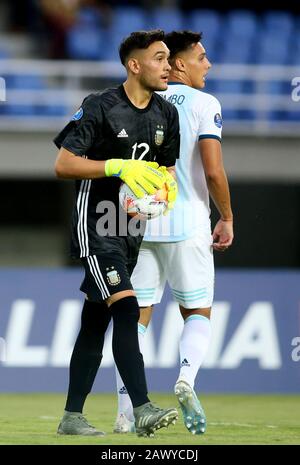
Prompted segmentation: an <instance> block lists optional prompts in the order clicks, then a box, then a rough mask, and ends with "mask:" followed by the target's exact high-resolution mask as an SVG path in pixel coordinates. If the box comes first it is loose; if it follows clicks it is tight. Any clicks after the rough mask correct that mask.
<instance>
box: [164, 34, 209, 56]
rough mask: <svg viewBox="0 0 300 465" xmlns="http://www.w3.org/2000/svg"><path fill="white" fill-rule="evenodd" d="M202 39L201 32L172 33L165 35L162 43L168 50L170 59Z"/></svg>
mask: <svg viewBox="0 0 300 465" xmlns="http://www.w3.org/2000/svg"><path fill="white" fill-rule="evenodd" d="M201 39H202V32H192V31H172V32H169V34H166V35H165V38H164V42H165V44H166V45H167V47H168V49H169V50H170V59H172V58H174V56H175V55H177V53H179V52H184V51H185V50H187V49H189V48H190V47H191V46H192V45H193V44H197V43H198V42H200V40H201Z"/></svg>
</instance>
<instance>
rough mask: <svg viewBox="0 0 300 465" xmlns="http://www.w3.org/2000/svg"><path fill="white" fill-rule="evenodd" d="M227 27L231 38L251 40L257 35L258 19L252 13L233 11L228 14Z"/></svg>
mask: <svg viewBox="0 0 300 465" xmlns="http://www.w3.org/2000/svg"><path fill="white" fill-rule="evenodd" d="M225 26H226V28H227V33H228V34H229V35H230V36H231V35H233V36H235V37H241V38H248V39H250V38H253V37H254V35H255V33H256V30H257V18H256V16H255V14H254V13H253V12H252V11H248V10H233V11H231V12H229V13H228V16H227V20H226V23H225ZM236 48H237V47H236Z"/></svg>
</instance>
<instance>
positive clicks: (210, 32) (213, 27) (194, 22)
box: [186, 10, 222, 40]
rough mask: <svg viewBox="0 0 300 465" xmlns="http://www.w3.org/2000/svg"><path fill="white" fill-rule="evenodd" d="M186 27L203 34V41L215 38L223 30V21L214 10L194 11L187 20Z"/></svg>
mask: <svg viewBox="0 0 300 465" xmlns="http://www.w3.org/2000/svg"><path fill="white" fill-rule="evenodd" d="M186 26H187V28H188V29H191V30H192V31H195V32H203V40H206V38H208V37H210V38H211V37H212V38H215V37H217V35H219V34H220V31H221V29H222V20H221V17H220V15H219V13H217V12H216V11H214V10H193V11H191V12H190V13H189V14H188V15H187V18H186Z"/></svg>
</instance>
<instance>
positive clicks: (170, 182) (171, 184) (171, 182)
mask: <svg viewBox="0 0 300 465" xmlns="http://www.w3.org/2000/svg"><path fill="white" fill-rule="evenodd" d="M158 170H159V171H161V172H162V173H163V174H164V176H165V183H166V186H167V190H168V207H167V209H166V213H168V211H169V210H172V208H174V204H175V200H176V198H177V194H178V186H177V181H176V179H174V178H173V176H172V175H171V173H169V171H168V170H167V168H166V167H165V166H160V167H159V168H158Z"/></svg>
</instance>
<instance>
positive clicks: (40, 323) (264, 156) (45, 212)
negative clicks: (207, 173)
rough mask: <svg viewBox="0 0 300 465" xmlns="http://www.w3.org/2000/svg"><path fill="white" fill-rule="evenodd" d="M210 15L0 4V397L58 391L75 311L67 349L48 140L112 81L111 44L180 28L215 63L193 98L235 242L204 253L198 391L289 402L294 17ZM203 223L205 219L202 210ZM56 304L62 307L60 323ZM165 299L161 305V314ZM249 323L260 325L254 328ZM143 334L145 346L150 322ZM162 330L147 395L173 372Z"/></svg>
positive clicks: (68, 1)
mask: <svg viewBox="0 0 300 465" xmlns="http://www.w3.org/2000/svg"><path fill="white" fill-rule="evenodd" d="M200 6H201V8H200ZM213 8H214V4H213V2H211V1H210V2H206V1H204V2H201V4H200V2H192V1H187V0H184V1H180V0H177V1H176V0H173V1H171V0H169V1H158V0H156V1H153V0H152V1H147V0H144V1H140V2H138V1H123V2H121V1H119V2H118V1H109V0H105V1H97V0H51V1H50V0H41V1H37V0H24V1H21V0H20V1H17V0H15V1H14V2H10V1H9V0H7V1H6V0H2V1H1V3H0V77H1V78H2V79H1V82H0V84H1V83H2V84H3V86H2V88H1V89H0V100H2V101H0V177H1V182H0V197H1V202H0V218H1V223H0V267H1V268H0V276H1V280H0V281H1V283H0V287H1V302H0V306H1V312H2V316H1V312H0V342H1V340H2V343H3V344H2V345H3V347H4V345H5V342H7V343H8V340H11V341H14V342H13V343H12V351H11V354H10V355H9V357H8V363H7V361H6V363H7V366H8V367H9V368H7V366H6V367H5V357H4V355H2V362H3V364H2V367H1V363H0V375H1V376H0V378H1V379H0V391H4V392H5V391H6V392H7V391H11V392H18V391H27V392H30V391H35V390H41V391H64V390H65V387H66V380H67V365H68V360H67V357H66V356H64V357H62V356H61V353H62V349H61V347H63V343H64V342H63V340H64V338H67V336H66V334H65V333H63V331H62V329H61V328H62V327H63V325H64V324H65V328H66V322H69V323H70V321H71V320H70V319H69V320H68V318H70V314H69V313H68V311H69V312H75V314H76V318H77V320H76V322H75V323H74V321H73V320H72V321H73V323H72V324H71V323H70V325H71V330H70V331H71V333H69V346H68V350H69V354H70V350H71V346H72V341H74V337H75V334H76V328H77V327H78V323H79V315H80V304H79V306H77V307H76V305H75V304H74V305H75V307H76V308H75V310H74V308H73V310H72V309H71V308H69V307H68V305H71V304H70V302H73V303H74V302H76V300H64V299H81V298H82V296H80V294H79V292H77V286H78V283H79V281H80V279H79V275H80V273H79V272H78V271H77V268H76V265H77V264H76V263H75V264H74V263H73V262H71V260H70V258H69V256H68V244H69V220H70V209H71V206H72V201H73V183H72V182H66V181H64V182H61V181H58V180H57V179H55V176H54V172H53V164H54V160H55V157H56V149H55V147H54V145H53V143H52V139H53V137H54V135H55V134H56V133H57V132H58V131H59V130H60V129H61V128H62V127H63V126H64V124H65V123H66V122H67V121H68V120H69V119H70V117H71V116H72V115H73V114H74V112H75V111H76V110H77V108H78V106H79V105H80V102H81V101H82V99H83V98H84V97H85V96H86V95H87V94H88V93H90V92H92V91H95V90H101V89H104V88H105V87H107V86H110V85H117V84H119V83H121V82H122V80H123V79H124V77H125V73H124V69H123V68H122V66H121V65H120V63H119V60H118V52H117V47H118V44H119V43H120V41H121V39H122V38H123V37H124V36H126V35H127V34H129V33H130V32H131V31H133V30H138V29H150V28H162V29H165V30H166V31H171V30H173V29H184V28H185V29H191V30H195V31H203V34H204V35H203V44H204V46H205V47H206V49H207V53H208V57H209V59H210V60H211V62H212V63H213V67H212V69H211V71H210V73H209V76H208V79H207V86H206V89H205V91H207V92H209V93H212V94H213V95H215V96H216V97H218V98H219V100H220V102H221V104H222V109H223V118H224V127H223V142H222V146H223V153H224V162H225V167H226V171H227V174H228V177H229V181H230V187H231V195H232V204H233V210H234V214H235V241H234V244H233V246H232V248H231V249H230V250H229V251H227V252H226V254H216V255H215V262H216V269H217V280H216V286H217V288H216V307H217V306H218V309H219V310H222V311H223V315H225V316H224V319H223V323H222V324H223V326H222V325H221V324H220V325H219V328H221V327H222V328H223V329H222V331H223V333H224V334H225V333H226V335H225V336H224V334H223V333H222V331H221V330H220V331H221V332H220V331H219V330H218V331H217V333H218V334H217V336H218V337H220V338H221V333H222V335H223V336H224V337H225V339H224V338H223V339H222V338H221V339H222V341H223V342H220V341H221V339H220V341H219V342H217V345H219V346H218V347H216V345H215V346H214V348H213V350H212V353H211V355H210V356H209V360H208V361H207V365H206V368H210V369H211V370H210V371H209V375H207V373H208V372H206V374H205V376H203V382H204V384H203V385H202V388H203V386H204V390H206V391H207V392H211V391H214V390H215V391H218V392H223V391H224V392H236V391H238V392H294V393H299V390H300V378H299V363H300V362H299V359H300V356H299V351H298V352H295V354H294V355H295V356H292V355H291V353H292V350H293V346H296V345H297V343H298V344H300V316H299V308H300V307H299V302H300V292H299V285H298V283H299V277H300V273H299V267H300V241H299V229H300V215H299V205H300V143H299V142H300V139H299V138H300V77H299V76H300V68H299V65H300V13H299V7H297V5H296V3H295V4H294V5H293V6H291V7H289V8H288V6H287V5H285V10H283V9H282V8H281V9H277V10H276V9H274V7H273V5H272V4H271V2H269V3H268V2H267V1H261V2H259V6H256V7H255V9H254V8H253V5H252V2H247V1H245V2H243V7H241V6H240V5H239V4H238V3H237V2H230V8H229V7H226V6H224V7H223V8H222V9H221V8H219V9H217V10H216V9H213ZM4 84H5V88H4ZM212 216H213V219H214V218H216V214H215V211H214V210H213V213H212ZM74 265H75V267H74ZM72 273H75V275H76V276H75V275H74V274H72ZM76 273H77V274H76ZM74 276H75V277H76V279H75V280H74ZM74 293H75V294H74ZM30 299H31V300H30ZM220 301H221V302H220ZM30 302H31V303H32V302H33V304H32V307H31V304H30ZM59 302H60V303H61V302H64V303H65V307H64V310H65V313H64V315H65V316H64V317H62V314H63V312H61V313H59V312H58V307H59V305H60V304H59ZM228 302H229V304H228V305H230V306H231V307H232V308H233V312H232V314H231V316H230V318H229V317H228V315H229V313H228V312H229V310H228V308H227V307H226V305H227V303H228ZM169 304H170V295H168V296H167V298H165V300H164V301H163V302H162V304H161V307H163V308H161V310H164V309H165V307H166V306H167V305H169ZM18 305H19V307H18V308H17V306H18ZM34 306H36V308H35V309H34ZM67 307H68V308H67ZM35 310H36V315H35V316H34V311H35ZM61 311H62V308H61ZM57 312H58V313H57ZM158 313H159V314H160V316H159V317H158V315H157V318H160V320H159V321H160V323H161V321H162V319H163V318H165V320H168V324H169V327H170V324H171V323H170V321H171V320H170V319H168V318H169V316H170V312H169V313H168V314H167V315H168V316H166V317H164V316H162V315H163V311H159V312H158ZM174 313H176V310H175V309H174ZM216 313H217V312H216ZM56 314H58V315H59V316H58V317H57V321H58V322H59V324H60V326H59V325H58V323H57V325H58V326H56V330H55V333H54V334H53V335H52V329H49V327H51V325H53V327H54V320H55V316H56ZM22 315H23V316H24V315H27V317H28V318H27V320H26V321H27V323H26V322H25V320H24V319H23V316H22ZM54 315H55V316H54ZM66 315H69V316H66ZM246 317H247V318H246ZM24 318H25V317H24ZM64 318H66V320H64ZM226 318H227V319H228V318H229V323H228V327H227V330H226V331H227V332H226V331H225V329H224V328H225V326H226V325H225V320H226ZM231 320H232V321H231ZM246 320H247V321H246ZM259 320H260V321H261V326H255V324H256V323H255V322H256V321H259ZM226 321H227V320H226ZM64 322H65V323H64ZM243 322H244V323H245V324H242V323H243ZM160 323H159V324H160ZM154 324H155V323H154ZM72 325H73V326H72ZM76 325H77V326H76ZM224 325H225V326H224ZM251 325H252V327H251V328H252V329H250V330H249V331H250V332H248V333H247V329H246V328H247V327H248V328H249V327H250V326H251ZM46 326H48V328H46ZM18 327H19V328H20V331H19V333H18ZM58 327H60V330H58V329H57V328H58ZM16 328H17V329H16ZM21 328H22V329H21ZM24 328H25V329H24ZM30 328H31V329H30ZM51 328H52V327H51ZM68 329H70V328H69V327H68ZM154 329H155V336H156V337H157V335H158V334H159V329H158V326H157V325H156V327H155V328H154ZM238 330H240V331H238ZM251 331H252V332H251ZM268 331H269V332H268ZM246 333H247V334H246ZM70 334H71V335H70ZM170 334H172V333H170V332H169V335H168V338H166V334H164V335H163V336H161V340H160V349H159V357H160V358H159V363H158V365H157V366H158V367H159V370H160V371H159V373H162V374H160V375H159V376H160V381H161V382H162V384H160V383H159V381H157V382H156V378H155V370H154V371H153V372H152V371H151V370H150V377H149V379H151V376H152V374H153V380H154V381H153V383H152V385H151V386H150V388H151V389H154V390H155V389H156V390H161V389H163V390H166V388H165V386H167V385H168V386H169V384H167V381H168V383H169V382H170V379H171V378H170V376H171V377H173V376H175V374H174V373H176V371H177V368H176V367H175V365H176V363H177V362H175V358H174V359H172V361H170V360H169V359H168V357H164V354H163V349H165V351H168V343H170V341H171V339H170ZM52 336H53V339H52ZM177 336H178V334H176V337H177ZM223 336H222V337H223ZM233 336H237V337H236V338H234V337H233ZM149 337H150V336H149ZM247 337H248V340H247V342H246V343H245V342H244V341H245V339H247ZM295 337H296V338H297V337H298V339H297V340H295V339H293V338H295ZM230 338H232V339H230ZM45 341H46V344H48V345H49V347H50V345H51V341H52V342H53V345H52V349H51V350H52V352H51V350H50V349H49V352H48V349H46V348H45V347H44V343H45ZM224 341H226V343H228V345H227V346H226V345H225V343H224ZM228 341H229V342H228ZM255 341H256V342H258V343H259V344H260V345H259V344H256V342H255ZM293 341H294V344H293ZM152 342H153V341H152ZM243 342H244V346H243ZM55 344H56V345H55ZM164 344H165V345H164ZM176 344H177V339H176V338H175V345H176ZM222 344H223V345H224V347H225V349H227V350H225V349H224V352H223V353H221V346H222ZM255 344H256V346H255ZM264 344H266V346H264ZM34 346H35V347H34ZM55 347H56V349H55ZM224 347H223V348H224ZM20 348H23V349H24V354H23V355H22V353H20V350H19V352H18V350H17V349H20ZM296 348H297V347H296ZM7 349H8V352H9V349H10V347H7ZM64 349H66V347H64ZM150 349H151V350H152V358H151V356H150V355H149V356H148V366H150V367H152V368H156V367H157V366H156V362H155V356H154V355H153V354H155V348H153V347H151V348H150ZM150 349H149V350H150ZM175 349H176V347H175ZM175 349H174V350H175ZM151 350H150V352H151ZM176 350H177V349H176ZM0 351H1V347H0ZM238 351H240V352H239V355H237V354H238ZM268 351H269V352H268ZM49 354H51V355H49ZM251 354H252V355H251ZM221 355H222V357H221ZM59 357H61V358H59ZM149 357H150V358H149ZM174 357H177V355H176V354H175V355H174ZM218 357H219V358H218ZM276 357H277V358H276ZM62 359H63V360H62ZM146 359H147V357H146ZM150 359H151V360H150ZM176 360H177V358H176ZM0 362H1V353H0ZM146 362H147V360H146ZM297 362H298V363H297ZM172 364H173V365H172ZM112 365H113V362H112V359H111V360H110V362H109V363H107V364H106V366H107V367H108V366H109V367H110V371H109V372H108V373H109V376H108V377H106V380H105V383H104V386H103V385H101V383H100V384H97V385H96V386H95V390H96V391H97V390H100V391H101V390H102V391H103V390H106V391H113V389H114V380H113V378H114V376H113V368H112ZM38 367H40V368H41V372H38ZM49 367H51V368H49ZM55 367H64V370H63V371H61V368H55ZM171 368H172V370H173V371H172V373H171V372H170V371H168V370H169V369H171ZM42 370H45V371H42ZM47 370H48V371H47ZM51 370H52V371H51ZM59 370H60V371H59ZM226 370H227V371H226ZM39 373H42V374H41V375H40V374H39ZM52 373H53V376H52ZM170 373H171V375H170ZM156 375H157V373H156ZM250 375H251V380H250V379H249V378H250ZM168 377H169V378H168ZM207 377H208V378H209V381H208V382H207V384H205V383H206V378H207ZM164 383H165V384H164ZM150 384H151V383H150ZM161 386H163V388H162V387H161ZM168 390H169V392H170V391H171V387H170V389H169V387H168ZM298 400H299V398H298Z"/></svg>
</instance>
